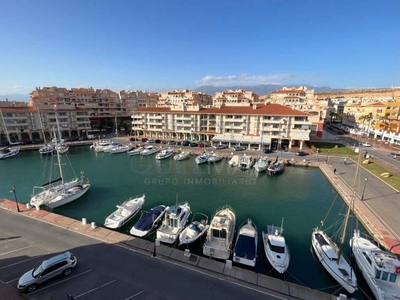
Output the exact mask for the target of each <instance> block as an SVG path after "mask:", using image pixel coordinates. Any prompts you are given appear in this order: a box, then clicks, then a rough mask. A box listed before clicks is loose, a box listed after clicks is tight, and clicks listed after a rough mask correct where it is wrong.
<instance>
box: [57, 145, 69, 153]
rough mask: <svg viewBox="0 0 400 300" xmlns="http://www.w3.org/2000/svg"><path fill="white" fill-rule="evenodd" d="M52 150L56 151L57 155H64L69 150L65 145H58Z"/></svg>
mask: <svg viewBox="0 0 400 300" xmlns="http://www.w3.org/2000/svg"><path fill="white" fill-rule="evenodd" d="M54 148H55V149H56V151H57V153H60V154H65V153H67V152H68V150H69V146H68V145H67V144H58V145H56V146H55V147H54Z"/></svg>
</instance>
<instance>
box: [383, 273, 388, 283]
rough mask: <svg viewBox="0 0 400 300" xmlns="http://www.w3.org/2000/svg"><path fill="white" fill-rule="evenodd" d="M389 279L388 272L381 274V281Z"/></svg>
mask: <svg viewBox="0 0 400 300" xmlns="http://www.w3.org/2000/svg"><path fill="white" fill-rule="evenodd" d="M388 277H389V273H388V272H382V280H384V281H387V280H388Z"/></svg>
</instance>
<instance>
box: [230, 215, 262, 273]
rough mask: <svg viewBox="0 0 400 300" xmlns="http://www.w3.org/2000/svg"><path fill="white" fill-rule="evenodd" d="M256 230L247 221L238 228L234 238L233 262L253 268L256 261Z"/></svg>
mask: <svg viewBox="0 0 400 300" xmlns="http://www.w3.org/2000/svg"><path fill="white" fill-rule="evenodd" d="M257 243H258V230H257V227H256V225H255V224H254V223H253V222H252V221H251V220H250V219H248V220H247V221H245V222H243V223H242V224H241V225H240V226H239V231H238V235H237V238H236V244H235V250H234V252H233V261H234V262H236V263H239V264H242V265H246V266H250V267H255V265H256V260H257Z"/></svg>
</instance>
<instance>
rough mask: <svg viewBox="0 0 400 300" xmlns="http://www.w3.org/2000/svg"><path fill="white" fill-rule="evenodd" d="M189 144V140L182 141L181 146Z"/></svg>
mask: <svg viewBox="0 0 400 300" xmlns="http://www.w3.org/2000/svg"><path fill="white" fill-rule="evenodd" d="M189 145H190V142H189V141H183V142H182V146H189Z"/></svg>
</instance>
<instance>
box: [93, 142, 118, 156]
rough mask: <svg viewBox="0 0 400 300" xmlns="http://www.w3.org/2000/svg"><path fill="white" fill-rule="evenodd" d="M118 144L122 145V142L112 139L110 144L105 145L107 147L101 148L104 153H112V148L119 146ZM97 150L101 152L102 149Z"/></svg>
mask: <svg viewBox="0 0 400 300" xmlns="http://www.w3.org/2000/svg"><path fill="white" fill-rule="evenodd" d="M118 145H121V144H120V143H118V142H115V141H112V142H111V143H110V144H109V145H108V146H105V147H104V148H103V150H101V151H103V152H104V153H110V151H111V150H112V149H114V148H116V147H118ZM95 151H96V149H95ZM97 152H100V151H97Z"/></svg>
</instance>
